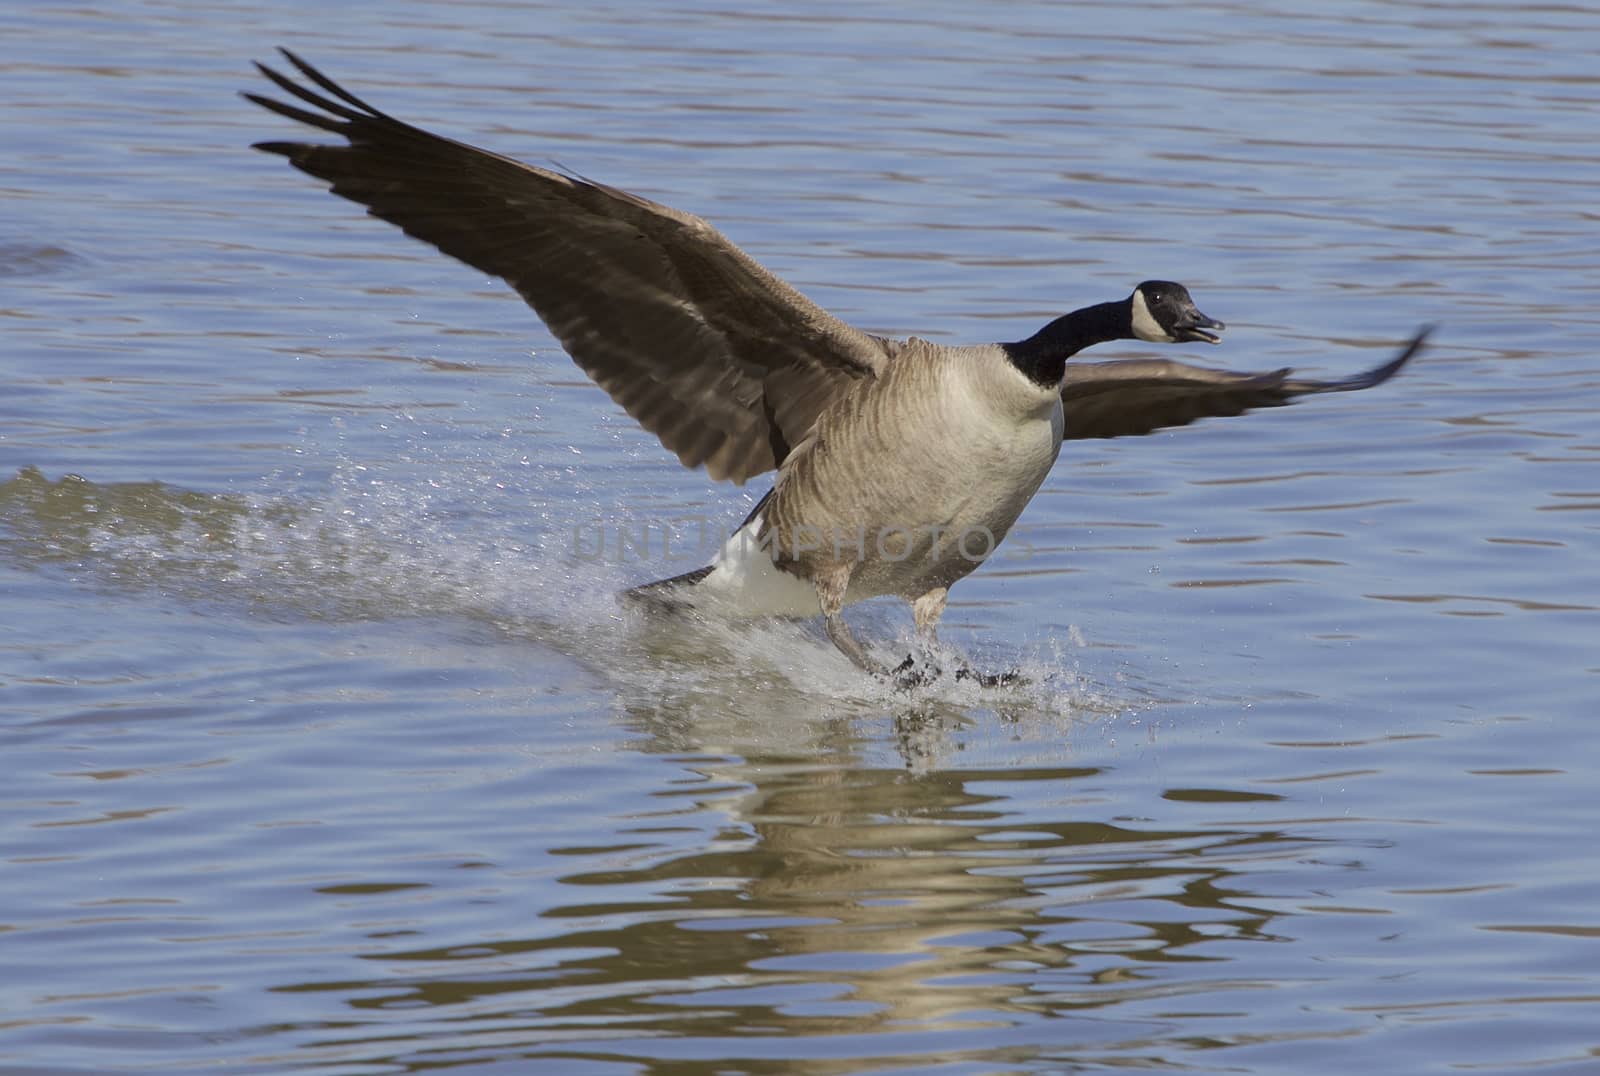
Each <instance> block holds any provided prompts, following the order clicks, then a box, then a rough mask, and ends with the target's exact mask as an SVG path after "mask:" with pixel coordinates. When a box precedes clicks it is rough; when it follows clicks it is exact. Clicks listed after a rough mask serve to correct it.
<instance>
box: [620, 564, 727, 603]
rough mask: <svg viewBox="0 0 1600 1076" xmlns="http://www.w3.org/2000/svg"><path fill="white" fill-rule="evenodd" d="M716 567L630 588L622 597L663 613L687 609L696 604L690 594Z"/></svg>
mask: <svg viewBox="0 0 1600 1076" xmlns="http://www.w3.org/2000/svg"><path fill="white" fill-rule="evenodd" d="M715 567H716V565H714V564H707V565H706V566H705V567H704V568H696V569H695V570H694V571H692V572H684V573H683V574H682V575H675V576H673V577H671V578H670V579H657V580H656V581H655V582H653V583H643V584H641V585H639V586H636V587H629V588H628V589H627V590H624V591H623V592H622V596H623V598H625V599H627V600H628V601H632V602H638V603H639V604H641V605H644V606H648V607H649V608H651V609H654V610H657V611H661V612H672V611H675V610H679V609H685V608H688V607H689V606H691V605H693V604H694V596H693V595H692V594H691V593H690V592H691V591H692V590H693V589H694V587H695V586H697V585H698V584H699V583H700V582H701V581H702V580H704V579H705V577H706V576H708V575H710V574H711V569H713V568H715Z"/></svg>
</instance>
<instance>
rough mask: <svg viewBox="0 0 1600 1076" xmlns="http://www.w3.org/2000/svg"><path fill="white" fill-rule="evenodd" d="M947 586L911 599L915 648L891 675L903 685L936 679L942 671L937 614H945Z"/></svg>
mask: <svg viewBox="0 0 1600 1076" xmlns="http://www.w3.org/2000/svg"><path fill="white" fill-rule="evenodd" d="M949 596H950V591H949V589H948V588H946V587H935V588H934V589H932V590H930V591H927V592H926V593H924V594H922V595H920V596H918V598H917V599H916V600H915V601H913V602H912V603H911V617H912V619H913V620H915V621H916V624H917V642H916V649H915V650H913V651H912V652H911V653H909V654H907V655H906V659H905V660H904V661H902V662H901V663H900V664H899V665H897V666H895V670H894V675H895V678H896V680H897V681H898V682H899V683H900V686H902V687H914V686H916V685H917V684H926V683H929V682H931V681H934V680H937V679H938V678H939V676H940V675H941V674H942V673H943V672H944V670H943V669H941V668H940V667H939V658H938V649H939V617H940V616H942V615H943V614H944V603H945V599H946V598H948V597H949Z"/></svg>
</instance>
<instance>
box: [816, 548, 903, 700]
mask: <svg viewBox="0 0 1600 1076" xmlns="http://www.w3.org/2000/svg"><path fill="white" fill-rule="evenodd" d="M811 585H812V586H814V587H816V588H817V604H818V605H820V606H821V607H822V623H823V626H824V627H825V628H826V629H827V631H828V638H829V639H830V640H832V642H833V645H834V646H836V647H838V648H839V653H841V654H843V655H844V656H845V657H847V658H849V659H850V660H851V661H852V662H854V663H855V666H856V668H858V669H860V670H862V671H863V672H868V673H871V674H872V675H873V676H884V675H886V674H887V673H888V670H887V669H885V668H884V667H883V666H882V665H879V664H878V663H877V662H876V661H873V660H872V659H871V658H870V657H868V656H867V652H866V651H865V650H863V649H862V648H861V644H860V643H858V642H857V641H856V637H855V636H854V635H852V634H850V625H849V624H846V623H845V621H844V614H843V612H842V610H843V609H844V592H845V588H846V587H848V586H849V585H850V565H848V564H838V565H832V566H830V567H827V568H824V569H822V570H821V571H819V572H817V573H816V574H815V575H813V576H812V577H811Z"/></svg>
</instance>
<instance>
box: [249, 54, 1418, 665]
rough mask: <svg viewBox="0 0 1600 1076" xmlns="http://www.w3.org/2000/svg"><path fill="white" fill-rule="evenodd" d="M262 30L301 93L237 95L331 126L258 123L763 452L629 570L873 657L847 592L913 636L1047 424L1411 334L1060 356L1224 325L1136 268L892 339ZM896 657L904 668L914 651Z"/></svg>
mask: <svg viewBox="0 0 1600 1076" xmlns="http://www.w3.org/2000/svg"><path fill="white" fill-rule="evenodd" d="M281 51H282V53H283V55H284V57H285V58H286V59H287V60H288V61H289V62H290V63H291V64H293V65H294V67H295V68H296V69H297V70H298V71H299V72H300V74H301V75H303V76H304V77H305V78H306V79H307V80H309V81H310V83H312V84H313V85H314V86H316V87H317V88H318V89H320V90H321V91H322V92H321V93H318V92H316V90H313V89H310V88H308V87H306V86H303V85H300V84H299V83H297V82H295V81H293V80H291V79H290V78H288V77H286V76H284V75H282V74H280V73H278V72H277V71H274V70H272V69H271V68H269V67H266V66H265V65H262V64H257V65H256V66H257V68H258V69H259V70H260V71H261V73H262V74H263V75H265V76H266V77H267V78H268V79H270V80H271V81H272V82H274V83H275V84H276V85H277V86H278V87H279V88H280V89H282V90H283V91H285V92H286V93H288V94H291V95H292V96H293V97H295V98H298V99H299V101H300V102H302V103H303V104H306V105H310V106H312V107H313V108H315V109H317V110H318V111H309V110H307V109H305V108H301V107H298V106H296V105H292V104H287V103H285V102H282V101H278V100H274V99H271V98H267V97H262V96H259V95H257V94H252V93H247V94H245V97H247V98H248V99H249V100H251V101H253V102H255V103H256V104H258V105H261V106H262V107H264V108H266V109H269V110H271V111H272V112H276V113H278V114H279V115H282V116H286V117H288V118H290V119H293V120H297V121H299V122H301V123H304V124H307V125H309V126H312V127H316V128H320V129H321V130H324V131H329V132H331V133H333V134H335V135H339V136H341V137H342V138H343V139H344V140H345V142H346V144H344V145H315V144H309V143H303V142H278V141H273V142H260V143H257V144H256V146H255V148H256V149H259V150H263V151H265V152H267V153H274V154H279V155H281V156H284V157H287V158H288V159H289V161H290V163H291V164H293V165H294V166H295V167H296V168H298V169H300V170H301V171H303V172H306V173H308V174H310V175H312V176H315V177H317V178H318V179H322V180H325V181H327V182H328V183H329V184H330V186H331V189H332V191H333V193H335V194H338V195H340V196H342V197H345V198H348V199H350V200H351V201H354V202H359V203H361V204H362V205H365V206H366V207H367V212H368V213H369V214H370V215H372V216H375V217H379V218H381V219H383V220H387V221H389V222H390V223H393V224H396V225H398V226H399V227H400V228H401V229H402V230H404V231H405V232H406V234H408V235H411V236H414V237H415V238H417V239H421V240H423V241H425V242H428V243H432V244H433V245H434V246H436V247H438V248H439V249H440V250H441V251H443V252H444V253H446V254H449V255H451V256H452V257H454V258H458V259H460V260H461V261H463V262H465V263H467V264H468V265H470V266H472V267H474V268H476V269H478V270H480V271H482V272H484V273H488V274H491V275H493V276H498V277H501V278H502V279H504V280H505V281H506V282H507V283H509V284H510V285H511V286H512V287H513V288H515V289H516V290H517V291H518V292H519V293H520V294H521V295H522V297H523V298H524V299H525V300H527V302H528V304H529V305H530V306H532V307H533V309H534V311H535V312H536V313H537V314H538V315H539V317H540V318H542V319H543V320H544V322H545V324H546V325H548V326H549V328H550V330H551V332H553V333H554V334H555V336H556V338H557V339H558V340H560V341H561V344H562V346H563V347H565V348H566V350H567V352H568V354H570V355H571V356H572V358H573V359H574V360H575V361H576V362H577V363H578V365H579V366H581V367H582V368H583V370H584V371H585V372H586V373H587V374H588V375H589V376H590V377H591V378H593V379H594V380H595V382H597V383H598V384H599V385H600V387H601V388H603V389H605V390H606V392H608V393H609V394H610V395H611V398H612V399H613V400H615V401H616V402H617V403H618V404H620V405H621V406H622V407H623V408H624V409H625V410H626V411H627V412H628V414H630V415H631V416H633V418H634V419H636V420H637V421H638V422H639V424H640V425H642V426H643V427H644V428H645V429H647V430H649V431H650V432H651V433H653V434H655V435H656V436H657V437H658V438H660V440H661V443H662V444H663V445H665V446H666V447H667V448H668V449H670V450H671V451H672V452H674V453H676V454H677V456H678V459H679V460H680V461H681V462H682V463H683V464H684V466H686V467H699V466H704V467H705V468H706V471H707V473H709V474H710V475H711V477H712V478H716V479H727V480H730V481H732V482H735V483H740V484H742V483H743V482H745V481H746V480H747V479H749V478H752V477H754V476H756V475H759V474H763V473H765V472H767V471H771V470H773V469H774V468H776V469H777V472H778V473H777V477H776V479H775V481H774V483H773V487H772V490H771V491H770V492H769V493H768V494H767V495H766V496H765V497H764V498H763V499H762V500H761V502H760V503H759V504H758V505H757V506H756V509H755V510H754V511H753V512H751V514H750V516H749V518H747V519H746V520H745V522H744V524H743V525H742V526H741V527H740V528H739V530H738V531H737V532H736V533H735V534H734V535H733V537H732V538H730V539H729V540H728V542H727V544H726V545H725V546H724V547H723V550H722V552H721V554H720V555H719V556H718V558H717V560H716V561H715V562H714V563H713V564H712V565H710V566H708V567H706V568H702V569H699V570H698V571H695V572H690V573H687V574H686V575H682V576H678V577H675V578H673V579H668V580H661V581H659V582H657V583H652V584H647V585H645V586H643V587H639V588H635V589H634V590H633V591H631V592H629V593H630V594H631V595H633V596H634V597H636V598H640V599H643V600H645V601H648V602H652V603H654V604H659V605H680V604H696V605H698V604H701V603H702V602H706V603H709V604H713V605H720V606H721V607H723V608H725V609H727V610H729V611H731V612H733V613H736V614H744V615H805V616H815V615H817V614H818V613H820V614H821V615H822V617H823V618H824V622H825V625H826V628H827V633H828V637H829V638H830V639H831V640H832V641H833V643H834V644H835V645H836V646H837V647H838V648H839V650H841V651H842V652H843V653H844V654H845V655H846V656H848V657H849V658H850V660H851V661H853V662H855V664H856V665H858V666H860V667H861V668H863V669H865V670H868V671H870V672H873V673H877V674H880V675H882V674H884V673H886V672H887V670H886V669H885V667H884V666H882V665H880V664H879V663H878V662H876V661H875V660H874V659H872V658H871V657H869V656H868V655H867V653H866V652H865V651H864V650H863V649H862V647H861V645H860V644H859V643H858V642H857V641H856V639H855V638H854V636H852V635H851V633H850V629H849V627H848V625H847V624H846V623H845V621H844V619H843V617H842V615H841V612H840V611H841V609H842V608H843V607H844V606H845V605H847V604H850V603H852V602H855V601H859V600H861V599H864V598H870V597H875V596H879V595H896V596H899V597H902V598H905V599H907V600H908V601H910V602H911V603H912V609H913V613H914V618H915V621H916V627H917V634H918V638H919V643H920V646H921V649H923V650H924V652H925V653H930V654H931V648H932V644H933V642H934V638H935V636H934V632H935V627H936V625H937V623H938V620H939V617H940V614H941V613H942V612H943V610H944V605H945V599H946V595H947V593H948V590H949V587H950V586H951V584H953V583H955V582H956V581H957V580H959V579H961V578H962V577H963V576H965V575H967V574H968V573H969V572H971V571H972V570H973V569H974V568H976V567H977V566H978V564H979V563H981V561H982V560H983V559H984V557H985V556H987V555H988V554H989V553H991V552H992V551H993V549H994V547H995V546H996V545H997V544H998V543H999V542H1000V541H1001V539H1003V538H1004V537H1005V535H1006V532H1007V530H1009V529H1010V527H1011V525H1012V523H1014V522H1015V521H1016V519H1017V517H1018V515H1020V514H1021V512H1022V509H1023V508H1024V507H1025V506H1026V505H1027V503H1028V501H1029V500H1030V499H1031V498H1032V497H1033V495H1034V493H1035V491H1037V490H1038V488H1039V486H1040V484H1041V483H1042V482H1043V481H1044V478H1045V475H1047V474H1048V473H1049V471H1050V468H1051V465H1052V464H1054V462H1055V459H1056V454H1057V453H1058V452H1059V450H1060V448H1061V442H1062V439H1063V438H1064V437H1065V438H1078V437H1117V436H1122V435H1125V434H1141V433H1148V432H1150V431H1152V430H1155V429H1159V428H1162V427H1167V426H1180V425H1184V424H1186V423H1189V422H1193V421H1194V420H1195V419H1198V418H1202V417H1205V416H1209V415H1235V414H1239V413H1241V412H1243V411H1245V410H1247V409H1249V408H1252V407H1268V406H1275V405H1280V404H1285V403H1288V402H1289V401H1291V400H1293V399H1294V398H1295V397H1297V396H1302V395H1308V394H1312V393H1323V392H1343V391H1348V390H1352V389H1364V388H1369V387H1371V386H1373V385H1377V384H1380V383H1382V382H1383V381H1386V380H1387V379H1388V378H1390V377H1391V376H1393V375H1394V373H1395V372H1396V371H1397V370H1399V369H1400V368H1401V367H1402V366H1403V365H1405V363H1406V362H1407V361H1408V360H1409V359H1410V358H1411V357H1412V356H1413V355H1415V354H1416V353H1417V351H1418V349H1419V348H1420V347H1421V345H1422V341H1423V338H1424V337H1425V336H1426V331H1424V332H1422V333H1419V334H1418V335H1417V336H1416V338H1415V339H1413V340H1412V341H1411V343H1410V345H1409V346H1407V347H1406V348H1405V349H1404V350H1403V351H1401V352H1400V354H1399V355H1398V356H1397V357H1396V358H1394V359H1392V360H1390V361H1389V362H1387V363H1384V364H1383V365H1381V366H1378V367H1376V368H1374V369H1372V370H1368V371H1366V372H1364V373H1361V374H1357V375H1355V376H1353V377H1349V378H1345V379H1342V380H1335V381H1313V380H1308V379H1304V378H1295V377H1291V376H1290V371H1289V370H1287V369H1283V370H1275V371H1272V372H1269V373H1243V374H1241V373H1231V372H1227V371H1222V370H1212V369H1206V368H1202V367H1196V366H1188V365H1185V364H1182V363H1177V362H1168V361H1145V360H1139V361H1121V362H1107V363H1085V364H1076V363H1075V364H1068V362H1067V360H1068V359H1069V358H1070V357H1071V356H1072V355H1074V354H1075V353H1077V352H1078V351H1080V350H1082V349H1083V348H1085V347H1088V346H1090V345H1092V344H1097V343H1101V342H1104V341H1108V340H1120V339H1139V340H1146V341H1150V342H1153V343H1169V344H1175V343H1188V342H1194V341H1202V342H1206V343H1212V344H1215V343H1217V342H1218V338H1217V336H1216V331H1217V330H1220V329H1222V327H1223V326H1222V324H1221V323H1220V322H1217V321H1213V320H1212V319H1210V318H1208V317H1206V316H1205V315H1204V314H1201V313H1200V311H1199V310H1197V309H1196V308H1195V305H1194V303H1193V301H1192V300H1191V299H1190V297H1189V293H1188V292H1187V290H1185V289H1184V288H1183V286H1182V285H1179V284H1173V283H1170V282H1164V281H1146V282H1144V283H1142V284H1140V285H1139V286H1138V287H1137V288H1135V289H1134V291H1133V293H1132V294H1131V295H1130V296H1128V297H1127V298H1126V299H1122V300H1119V301H1116V302H1109V303H1101V304H1099V305H1096V306H1090V307H1086V308H1084V309H1082V310H1077V311H1074V312H1073V313H1070V314H1067V315H1065V316H1063V317H1060V318H1057V319H1056V320H1054V321H1052V322H1051V323H1050V324H1048V325H1046V326H1045V327H1044V328H1043V329H1041V330H1039V332H1037V333H1035V334H1034V335H1033V336H1031V337H1029V338H1027V339H1026V340H1022V341H1019V342H1016V343H1007V344H982V345H976V346H967V347H949V346H941V345H937V344H933V343H930V342H928V341H926V340H921V339H918V338H916V337H912V338H910V339H908V340H903V341H902V340H888V339H884V338H882V337H878V336H873V335H871V334H869V333H865V332H862V331H860V330H859V329H855V328H853V327H851V326H849V325H847V324H845V323H844V322H842V321H839V320H838V319H836V318H834V317H832V316H831V315H829V314H827V313H826V312H825V311H823V310H822V309H821V308H819V307H817V306H815V305H814V304H812V303H811V302H810V301H809V300H807V299H806V298H805V297H804V296H802V295H801V294H800V293H799V292H797V291H795V290H794V289H793V288H791V287H789V285H787V284H785V283H784V282H783V281H781V280H779V279H778V278H777V277H775V276H773V275H772V274H771V273H769V272H768V271H767V270H765V269H763V268H762V267H761V266H760V265H758V264H757V263H756V262H755V261H754V260H753V259H752V258H751V257H750V256H749V255H747V254H745V253H744V251H742V250H740V249H739V248H738V247H736V246H734V245H733V244H732V243H731V242H729V241H728V240H727V239H726V238H724V237H723V236H722V235H721V233H719V232H718V231H716V229H714V228H712V227H711V225H709V224H708V223H706V222H705V221H704V220H702V219H700V218H699V217H696V216H693V215H690V214H688V213H683V212H680V211H678V210H676V209H671V208H669V207H667V206H664V205H659V204H657V203H655V202H652V201H649V200H647V199H645V198H641V197H639V196H637V195H633V194H629V193H627V192H625V191H621V190H617V189H615V188H613V187H607V186H605V185H603V184H600V183H596V182H594V181H591V180H586V179H583V178H580V177H578V176H575V175H566V174H562V173H558V172H552V171H548V170H546V169H543V168H535V167H533V166H531V165H526V164H522V163H520V162H518V161H514V160H512V159H510V158H508V157H502V156H500V155H498V154H495V153H490V152H488V151H486V150H481V149H477V148H475V147H473V146H469V145H466V144H465V143H461V142H456V141H452V140H450V139H446V138H441V137H439V136H437V135H433V134H430V133H428V132H427V131H423V130H420V129H419V128H416V127H412V126H410V125H408V124H405V123H402V122H401V121H399V120H396V119H394V118H393V117H391V116H388V115H386V114H384V113H382V112H380V111H378V110H377V109H375V108H373V107H372V106H370V105H368V104H367V103H365V102H364V101H362V100H361V99H360V98H358V97H356V96H355V95H353V94H351V93H349V92H348V91H346V90H345V89H343V88H342V87H340V86H339V85H337V84H336V83H335V82H333V81H332V80H331V79H329V78H328V77H327V76H325V75H323V74H322V73H321V72H319V71H317V70H316V69H315V68H313V67H312V66H311V65H310V64H308V63H306V62H305V61H304V60H302V59H300V58H299V57H298V56H296V55H294V54H293V53H291V52H289V51H288V50H281ZM963 671H965V670H963ZM896 672H901V673H905V672H910V673H911V674H912V675H913V677H914V676H915V675H916V674H917V668H916V667H915V666H914V664H913V663H912V661H911V659H910V658H908V659H907V663H903V664H902V665H901V666H900V668H899V669H898V670H896ZM986 679H987V678H986Z"/></svg>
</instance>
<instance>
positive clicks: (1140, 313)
mask: <svg viewBox="0 0 1600 1076" xmlns="http://www.w3.org/2000/svg"><path fill="white" fill-rule="evenodd" d="M1221 331H1222V322H1220V321H1216V320H1214V319H1212V318H1208V317H1206V316H1205V315H1204V314H1202V313H1200V311H1198V310H1196V309H1195V306H1194V300H1193V299H1191V298H1189V289H1188V288H1186V287H1184V286H1183V285H1182V284H1174V283H1173V282H1172V281H1170V280H1146V281H1145V282H1144V283H1143V284H1140V285H1139V286H1138V287H1137V288H1134V289H1133V294H1132V295H1130V296H1128V297H1127V298H1126V299H1117V300H1114V301H1112V302H1109V303H1097V304H1096V305H1094V306H1086V307H1084V308H1082V309H1081V310H1074V311H1073V312H1072V313H1070V314H1063V315H1062V316H1061V317H1059V318H1056V320H1054V321H1052V322H1051V323H1050V324H1048V325H1046V326H1045V327H1044V328H1042V329H1040V330H1039V331H1038V332H1036V333H1034V334H1033V335H1032V336H1030V337H1028V338H1027V339H1026V340H1019V341H1017V342H1016V343H1014V344H1001V345H1000V347H1001V349H1002V350H1004V351H1005V353H1006V357H1007V358H1009V359H1010V360H1011V363H1012V365H1014V366H1015V367H1016V368H1017V369H1018V370H1020V371H1021V372H1022V373H1023V375H1024V376H1026V377H1027V378H1028V379H1029V380H1030V381H1032V382H1034V384H1036V385H1039V386H1040V387H1042V388H1050V387H1052V386H1055V385H1059V384H1060V382H1061V378H1062V375H1063V373H1064V372H1065V370H1066V366H1067V360H1068V359H1070V358H1072V356H1074V355H1076V354H1077V353H1078V352H1080V351H1082V350H1083V349H1084V348H1086V347H1093V346H1094V345H1095V344H1103V343H1105V342H1106V341H1108V340H1148V341H1150V342H1151V343H1154V344H1187V343H1189V342H1191V341H1194V340H1203V341H1205V342H1206V343H1208V344H1219V343H1221V342H1222V341H1221V340H1220V339H1218V337H1217V333H1218V332H1221Z"/></svg>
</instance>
